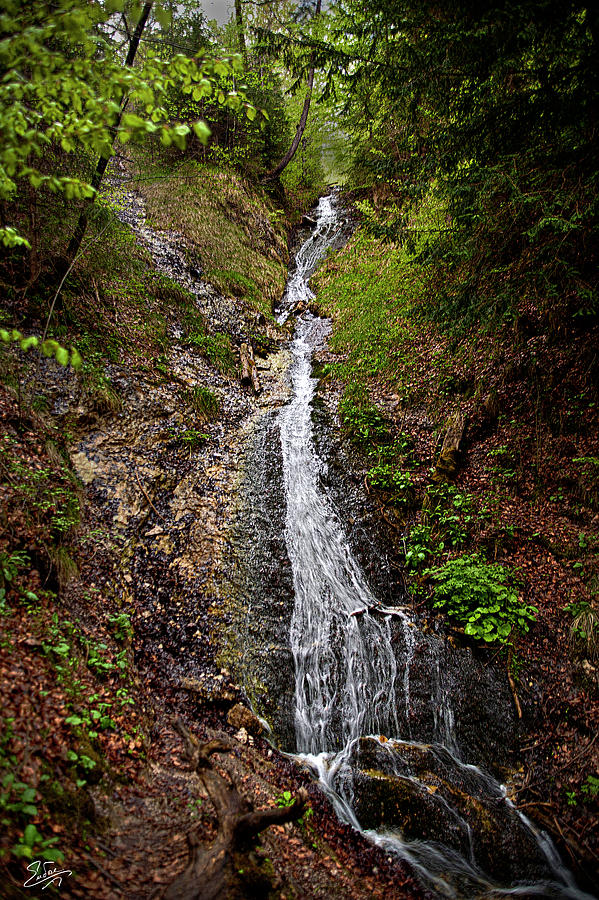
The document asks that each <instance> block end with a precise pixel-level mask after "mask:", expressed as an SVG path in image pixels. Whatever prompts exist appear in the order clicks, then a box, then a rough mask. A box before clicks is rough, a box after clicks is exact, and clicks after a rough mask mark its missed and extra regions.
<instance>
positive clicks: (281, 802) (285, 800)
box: [275, 791, 295, 807]
mask: <svg viewBox="0 0 599 900" xmlns="http://www.w3.org/2000/svg"><path fill="white" fill-rule="evenodd" d="M275 803H276V804H277V806H286V807H289V806H293V805H294V804H295V797H294V796H293V795H292V793H291V791H283V793H282V794H279V795H278V796H277V797H275Z"/></svg>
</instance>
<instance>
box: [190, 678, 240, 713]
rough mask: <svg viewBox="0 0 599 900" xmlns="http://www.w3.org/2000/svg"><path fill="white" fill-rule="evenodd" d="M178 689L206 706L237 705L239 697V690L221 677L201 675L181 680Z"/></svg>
mask: <svg viewBox="0 0 599 900" xmlns="http://www.w3.org/2000/svg"><path fill="white" fill-rule="evenodd" d="M180 687H181V690H184V691H188V692H189V693H190V694H193V695H194V697H195V698H196V699H197V700H199V701H200V702H201V703H206V704H220V705H223V706H226V705H228V704H232V703H237V701H238V700H239V695H240V694H239V688H238V687H237V686H236V685H235V684H233V683H232V682H231V681H229V680H227V679H225V678H224V676H223V675H211V674H202V675H200V676H199V677H198V678H182V679H181V682H180Z"/></svg>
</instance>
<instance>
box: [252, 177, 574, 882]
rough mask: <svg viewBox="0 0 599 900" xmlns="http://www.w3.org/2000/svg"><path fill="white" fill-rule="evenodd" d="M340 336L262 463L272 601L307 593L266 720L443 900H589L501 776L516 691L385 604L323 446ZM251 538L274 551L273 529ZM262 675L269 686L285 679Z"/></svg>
mask: <svg viewBox="0 0 599 900" xmlns="http://www.w3.org/2000/svg"><path fill="white" fill-rule="evenodd" d="M342 212H343V211H342V210H340V208H339V202H338V198H337V195H336V194H335V193H333V194H331V195H329V196H327V197H324V198H321V200H320V202H319V205H318V210H317V213H316V220H317V221H316V226H315V227H314V229H313V231H312V233H311V234H310V236H309V237H308V239H307V240H306V241H305V242H304V243H303V245H302V246H301V248H300V249H299V251H298V252H297V255H296V258H295V268H294V269H293V271H292V273H291V274H290V278H289V282H288V287H287V290H286V293H285V296H284V298H283V300H282V303H281V308H280V310H279V321H285V320H286V319H287V318H288V317H289V315H290V314H291V312H292V311H293V310H294V309H295V310H297V308H298V304H300V303H301V306H300V309H304V308H305V307H306V306H307V305H308V304H309V302H310V300H311V299H312V298H313V295H312V293H311V291H310V288H309V286H308V280H309V277H310V275H311V274H312V273H313V271H314V269H315V267H316V265H317V264H318V262H319V260H320V259H321V258H322V257H323V256H324V254H325V253H326V251H327V249H328V247H329V246H331V243H332V242H333V241H334V239H335V237H336V235H337V233H338V231H339V229H340V217H341V216H342ZM329 331H330V322H329V321H327V320H325V319H321V318H318V317H316V316H314V315H312V313H310V312H309V311H305V312H303V313H302V314H301V315H299V316H298V318H297V325H296V330H295V336H294V339H293V342H292V345H291V352H292V362H291V366H290V370H289V379H290V389H291V399H290V401H289V402H288V403H287V404H286V405H285V406H284V407H283V408H282V409H280V410H279V411H275V412H273V414H272V415H271V416H270V417H269V418H268V421H267V422H266V423H265V426H264V428H265V429H266V430H264V431H263V434H262V438H261V443H260V441H259V442H258V444H260V447H258V445H257V446H256V449H255V453H254V460H253V462H250V469H251V467H252V466H254V473H253V474H252V473H250V477H249V481H250V482H251V483H252V484H253V489H254V490H255V492H256V496H257V494H258V491H259V487H260V484H262V486H265V485H267V484H269V483H272V484H273V492H274V494H273V495H274V496H275V498H278V502H279V503H280V501H281V500H282V502H283V512H282V513H280V515H281V517H284V519H281V521H280V522H279V525H277V524H276V522H273V521H271V519H272V518H273V516H271V515H270V513H269V510H268V509H265V510H263V512H262V513H261V514H260V515H259V518H260V522H261V527H262V530H263V534H264V529H266V530H268V528H270V529H271V531H272V533H271V534H270V538H271V544H270V545H271V546H272V547H275V549H276V552H274V551H273V553H274V556H277V557H278V558H277V559H276V560H275V562H274V563H271V564H270V569H269V570H268V571H267V569H268V565H267V563H265V552H266V551H265V550H264V547H262V548H261V549H260V550H259V551H258V549H256V548H255V551H254V560H255V561H257V562H256V565H257V566H258V570H257V572H258V574H259V576H260V578H261V579H262V581H263V585H264V589H262V585H261V591H262V595H263V596H262V599H261V602H262V603H263V604H265V603H268V602H271V603H277V604H278V605H279V606H281V605H283V601H284V599H285V596H289V595H292V604H293V606H292V610H293V611H292V613H291V614H290V617H288V619H285V617H284V616H281V615H280V614H278V615H277V616H276V617H273V618H276V620H277V621H276V623H275V624H273V626H272V632H273V635H274V634H276V631H277V628H278V630H279V635H278V643H277V644H276V647H275V645H274V644H273V645H272V646H273V647H275V649H276V652H277V653H278V656H277V662H276V664H275V665H274V666H273V667H272V668H273V670H276V671H273V672H271V675H270V678H271V681H272V683H273V684H274V683H275V682H276V680H277V678H278V683H279V684H280V685H281V686H280V690H279V698H278V702H279V704H280V705H282V706H284V707H286V709H285V710H282V711H281V713H280V716H279V720H277V714H276V713H272V709H273V708H274V706H275V705H276V702H275V701H276V698H275V700H272V701H271V714H270V715H267V714H266V713H265V715H266V717H267V718H268V719H269V722H270V724H271V725H272V728H273V732H274V737H275V739H276V740H277V742H278V743H279V745H280V746H281V748H282V749H283V750H285V751H286V752H288V753H289V754H292V755H293V756H294V757H295V758H296V759H297V760H298V761H299V762H300V763H301V764H303V765H304V766H308V767H309V768H310V769H311V770H312V771H313V773H314V775H315V777H316V778H317V779H318V780H319V782H320V784H321V786H322V789H323V790H324V791H325V793H326V794H327V796H328V797H329V799H330V801H331V802H332V804H333V806H334V808H335V810H336V812H337V814H338V816H339V817H340V819H342V820H343V821H344V822H346V823H349V824H351V825H352V826H353V827H354V828H356V829H358V830H359V831H361V832H363V833H364V834H365V835H366V836H367V837H368V838H369V839H370V840H372V841H374V842H376V843H377V844H379V845H381V846H383V847H384V849H385V851H386V852H387V853H388V854H389V855H395V856H397V857H399V858H400V859H402V860H404V861H406V862H407V863H408V864H409V865H410V866H411V867H412V868H413V869H414V870H415V871H416V873H417V874H418V876H419V877H420V879H421V881H422V882H423V883H424V884H425V885H426V886H427V887H428V888H429V889H431V890H432V891H433V893H435V894H436V895H437V896H440V897H450V898H451V897H453V898H461V897H497V896H503V895H506V894H510V895H516V896H520V897H528V896H531V897H532V896H541V897H555V898H558V897H559V898H561V897H563V898H583V897H587V896H588V895H586V894H583V893H582V892H581V891H580V890H578V889H577V887H576V886H575V884H574V881H573V878H572V876H571V874H570V873H569V872H568V871H567V869H566V868H565V867H564V866H563V864H562V863H561V861H560V858H559V856H558V854H557V852H556V850H555V848H554V846H553V844H552V843H551V841H550V840H549V838H548V837H547V836H546V835H545V834H544V833H543V832H541V831H539V830H537V829H536V828H535V827H534V826H533V825H532V823H531V822H529V821H528V820H527V819H526V818H525V817H524V816H523V815H522V814H521V813H519V812H518V811H517V809H516V808H515V806H514V805H513V804H512V803H511V801H510V799H509V797H508V791H507V789H506V787H504V786H503V785H502V784H501V783H500V781H498V780H497V779H496V777H494V775H491V774H490V772H489V771H488V770H489V769H492V766H493V763H494V762H497V760H498V759H499V758H500V756H501V753H502V752H504V753H505V752H507V747H508V746H509V743H510V740H511V736H512V733H513V728H514V723H513V721H512V715H511V711H510V707H511V703H510V697H509V694H508V693H507V691H506V688H505V685H503V684H501V683H500V680H499V678H498V676H496V675H493V674H492V673H490V672H489V671H488V669H486V668H485V666H484V665H483V664H482V663H481V662H480V660H477V659H475V658H474V655H473V654H472V653H471V651H469V650H468V649H465V648H459V649H456V648H453V647H449V646H448V642H447V641H445V640H444V639H443V638H442V637H437V636H435V635H431V634H423V633H422V632H420V630H419V629H418V626H417V623H416V621H414V620H412V618H411V617H410V615H408V614H407V612H406V611H405V609H404V608H400V607H398V606H397V599H398V598H388V597H383V596H377V595H376V592H375V590H374V589H373V588H372V587H371V585H370V583H369V580H368V579H367V577H366V575H365V573H364V570H363V568H362V566H361V564H360V562H359V560H358V557H357V555H356V553H355V552H354V549H353V547H352V540H351V536H350V534H349V531H348V528H347V525H346V524H345V523H344V517H343V515H342V513H341V511H340V509H339V505H338V503H337V502H336V500H335V497H334V496H333V492H332V491H330V490H328V489H327V479H326V477H325V476H326V474H327V463H326V461H325V460H324V459H323V458H322V455H319V452H318V450H317V441H316V440H315V433H314V432H315V425H314V407H313V401H314V397H315V392H316V387H317V379H316V378H315V377H313V374H312V356H313V353H314V352H315V351H317V350H318V349H319V348H321V347H323V346H324V344H325V342H326V338H327V335H328V334H329ZM279 442H280V443H279ZM265 443H269V444H270V448H271V449H270V451H269V453H270V458H269V453H265V452H264V448H265ZM260 448H261V449H260ZM273 448H274V449H273ZM279 456H280V459H279V461H278V462H277V458H278V457H279ZM281 460H282V461H281ZM277 465H278V466H280V472H279V473H278V474H277V472H276V471H275V470H276V467H277ZM254 499H256V498H254ZM256 502H266V501H256ZM254 506H255V504H254ZM273 515H274V513H273ZM260 522H258V526H260ZM254 525H255V523H254ZM281 525H283V526H284V531H283V534H282V535H281V531H280V526H281ZM251 530H252V531H253V532H254V533H255V532H256V530H257V531H258V537H257V538H256V539H255V541H256V543H259V542H260V540H261V539H260V537H259V532H260V527H257V529H256V528H254V527H252V529H251ZM277 532H278V533H277ZM268 537H269V535H268V534H266V537H265V540H266V539H268ZM266 542H268V541H266ZM282 542H284V547H283V546H282ZM260 554H262V556H261V557H260V560H258V556H260ZM285 554H286V556H287V559H286V560H283V562H286V563H287V566H289V564H290V576H289V574H287V576H285V577H286V578H287V582H286V587H285V586H284V589H283V590H282V593H277V589H276V583H275V581H276V579H275V575H274V571H275V569H276V568H277V566H278V567H279V568H280V565H282V563H281V558H282V556H284V555H285ZM258 563H259V565H258ZM269 573H270V574H269ZM277 577H278V576H277ZM269 578H270V581H271V582H272V584H270V586H269V583H268V582H269ZM283 580H284V579H283ZM277 596H278V597H279V598H280V597H283V600H281V599H278V600H275V599H274V598H275V597H277ZM265 598H266V599H265ZM268 598H270V601H269V599H268ZM254 612H255V613H256V614H257V613H258V610H257V607H256V606H255V607H254ZM267 615H268V613H267V611H266V612H265V616H266V617H267ZM282 619H283V621H284V622H286V627H288V628H289V638H288V644H289V646H288V647H286V646H285V645H284V644H283V645H282V644H281V641H282V640H284V638H283V637H282V635H281V634H280V628H281V627H282V626H281V620H282ZM264 628H265V629H266V631H268V626H267V625H265V626H264ZM249 639H250V641H251V635H250V638H249ZM267 649H268V648H267ZM264 655H265V653H264V652H263V653H262V656H261V659H262V660H263V659H264ZM262 668H263V670H264V669H265V664H264V662H262ZM286 674H287V675H288V676H289V680H290V682H291V684H292V685H293V687H294V692H293V697H292V696H291V691H290V689H289V687H287V688H285V686H284V681H285V677H286ZM261 677H262V678H263V682H265V683H266V685H267V687H269V682H268V677H269V676H267V675H264V673H263V671H262V672H261ZM275 693H276V692H275ZM290 704H291V708H289V706H290ZM502 745H503V750H502ZM495 774H497V772H495Z"/></svg>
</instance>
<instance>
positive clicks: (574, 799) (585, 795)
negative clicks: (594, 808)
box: [566, 775, 599, 806]
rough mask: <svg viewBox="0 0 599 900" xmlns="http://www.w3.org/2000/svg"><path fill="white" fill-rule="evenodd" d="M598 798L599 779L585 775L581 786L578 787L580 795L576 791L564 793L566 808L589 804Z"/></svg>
mask: <svg viewBox="0 0 599 900" xmlns="http://www.w3.org/2000/svg"><path fill="white" fill-rule="evenodd" d="M598 798H599V777H597V776H596V775H587V777H586V779H585V780H584V782H583V784H582V785H581V786H580V795H579V794H578V792H577V791H566V802H567V804H568V806H578V804H579V803H580V802H582V803H586V804H590V803H594V802H595V801H596V800H597V799H598Z"/></svg>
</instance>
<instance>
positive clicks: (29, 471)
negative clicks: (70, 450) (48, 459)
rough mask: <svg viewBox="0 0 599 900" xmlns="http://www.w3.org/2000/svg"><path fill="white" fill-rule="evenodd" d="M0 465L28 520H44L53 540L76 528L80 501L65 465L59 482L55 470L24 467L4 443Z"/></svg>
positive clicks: (0, 454)
mask: <svg viewBox="0 0 599 900" xmlns="http://www.w3.org/2000/svg"><path fill="white" fill-rule="evenodd" d="M0 462H2V464H3V467H4V469H5V471H6V472H8V473H9V475H10V477H11V486H12V488H13V490H14V493H15V496H16V498H17V499H18V500H19V501H20V503H21V505H22V507H23V509H24V510H25V512H26V515H27V517H28V518H29V520H30V521H31V520H32V519H34V518H35V519H36V520H39V521H43V522H44V524H45V525H46V526H47V527H48V528H49V530H50V535H51V537H52V539H54V540H60V539H61V538H63V537H64V536H65V535H66V534H67V533H68V532H69V531H71V530H72V529H74V528H76V526H77V525H78V524H79V520H80V516H81V507H80V501H79V497H78V495H77V492H76V490H75V486H74V484H73V482H72V480H71V478H70V477H69V475H70V473H69V471H68V469H67V467H66V465H65V464H63V465H62V469H63V470H62V472H61V476H62V477H61V478H60V480H59V479H58V478H57V473H56V471H54V470H53V469H51V468H50V467H48V466H40V467H39V468H34V467H32V466H27V465H24V464H23V463H22V462H21V460H20V459H19V457H18V455H17V454H16V453H13V452H11V449H10V448H9V447H7V446H6V444H5V445H4V446H1V445H0Z"/></svg>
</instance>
